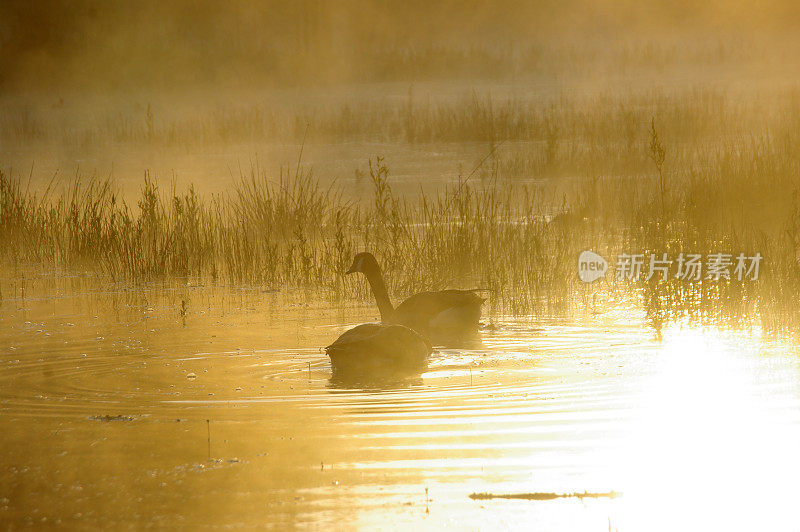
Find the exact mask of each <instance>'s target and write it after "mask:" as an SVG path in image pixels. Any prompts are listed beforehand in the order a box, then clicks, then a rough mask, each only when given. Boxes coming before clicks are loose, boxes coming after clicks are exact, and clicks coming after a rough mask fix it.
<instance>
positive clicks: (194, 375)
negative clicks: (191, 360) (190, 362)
mask: <svg viewBox="0 0 800 532" xmlns="http://www.w3.org/2000/svg"><path fill="white" fill-rule="evenodd" d="M186 378H187V379H196V378H197V373H194V372H193V373H187V374H186Z"/></svg>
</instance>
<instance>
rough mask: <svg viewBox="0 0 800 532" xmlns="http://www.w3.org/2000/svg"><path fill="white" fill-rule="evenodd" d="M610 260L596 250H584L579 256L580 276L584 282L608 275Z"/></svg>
mask: <svg viewBox="0 0 800 532" xmlns="http://www.w3.org/2000/svg"><path fill="white" fill-rule="evenodd" d="M607 271H608V262H606V259H604V258H603V257H601V256H600V255H598V254H597V253H595V252H594V251H589V250H588V249H587V250H586V251H582V252H581V254H580V256H578V277H580V279H581V281H583V282H584V283H591V282H593V281H596V280H598V279H601V278H603V277H605V276H606V272H607Z"/></svg>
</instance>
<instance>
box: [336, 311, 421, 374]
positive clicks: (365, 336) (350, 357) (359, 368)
mask: <svg viewBox="0 0 800 532" xmlns="http://www.w3.org/2000/svg"><path fill="white" fill-rule="evenodd" d="M431 351H432V348H431V344H430V343H428V341H427V340H425V339H424V338H423V337H422V336H420V335H419V333H417V332H415V331H413V330H411V329H409V328H408V327H404V326H402V325H384V324H381V323H364V324H362V325H358V326H356V327H353V328H352V329H350V330H348V331H346V332H344V333H343V334H342V335H341V336H340V337H339V338H337V339H336V341H335V342H333V343H332V344H331V345H329V346H328V347H326V348H325V353H327V355H328V356H329V357H330V359H331V366H332V367H333V370H334V372H339V373H354V372H356V373H368V374H369V373H377V372H387V373H421V372H422V371H425V369H426V368H427V364H428V355H430V354H431Z"/></svg>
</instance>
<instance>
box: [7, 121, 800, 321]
mask: <svg viewBox="0 0 800 532" xmlns="http://www.w3.org/2000/svg"><path fill="white" fill-rule="evenodd" d="M642 144H643V145H644V146H645V148H644V149H647V150H649V151H650V153H649V157H650V159H651V163H650V164H651V170H650V172H649V175H646V176H640V177H638V178H629V177H597V176H591V177H587V178H585V179H583V180H579V181H576V182H574V183H573V184H572V185H571V186H572V188H571V189H570V190H568V191H567V192H565V193H564V194H563V197H562V198H561V199H560V201H558V200H555V199H553V196H554V195H552V194H548V193H547V192H546V191H545V190H544V187H543V186H535V185H531V184H525V183H516V182H515V181H514V180H509V179H503V178H501V177H500V176H499V175H498V170H497V169H498V168H500V166H501V163H500V161H499V156H497V155H496V154H492V157H491V158H490V160H488V161H485V163H486V164H484V166H483V168H482V169H481V175H480V176H479V177H478V176H465V177H462V178H460V179H459V180H458V181H457V182H455V183H453V184H451V185H449V186H448V187H446V188H445V189H444V190H441V191H439V192H436V193H425V192H420V193H419V194H418V195H417V196H413V195H407V196H403V197H399V196H397V195H395V194H394V193H393V192H392V187H391V176H390V170H389V168H388V167H387V166H386V165H385V163H384V161H383V159H381V158H377V159H375V160H371V161H370V165H369V178H370V180H371V183H372V196H371V197H367V198H361V199H360V200H346V199H344V198H343V194H342V189H341V187H339V186H337V185H336V184H333V185H330V186H328V187H325V186H323V185H322V184H321V183H320V182H319V181H318V180H317V179H315V178H314V176H313V174H312V172H311V171H310V170H303V169H302V168H301V166H300V165H299V164H298V166H297V169H296V170H294V171H290V170H286V171H282V172H281V174H280V175H279V176H277V177H276V178H272V177H271V176H268V175H267V174H266V173H265V172H263V171H261V170H260V169H259V168H258V167H255V166H254V167H251V169H250V172H249V173H247V174H242V175H240V177H239V179H238V182H237V184H236V185H235V187H233V189H232V190H230V191H229V192H228V193H226V194H223V195H213V196H210V197H206V196H204V195H202V194H200V193H199V192H198V191H196V190H195V189H194V187H193V186H192V185H189V186H188V187H186V189H185V190H184V191H179V190H177V188H176V186H175V185H173V186H172V188H171V189H170V190H168V191H166V190H163V189H162V188H160V185H159V184H158V183H156V182H154V181H153V180H152V179H150V177H149V176H148V175H145V179H144V183H143V185H142V188H141V192H140V195H139V197H138V200H137V201H136V202H135V203H128V202H126V201H124V200H121V199H120V197H119V196H118V195H117V193H116V191H115V186H114V183H113V181H112V179H111V178H107V179H100V180H97V179H86V180H84V179H76V180H75V181H74V182H73V183H72V184H70V185H68V186H67V188H65V189H59V188H58V187H56V186H50V187H47V188H46V189H45V190H38V191H34V190H31V189H30V188H29V187H26V186H24V185H23V182H22V181H21V180H20V179H19V178H18V177H15V176H11V175H8V174H6V173H4V172H0V209H1V210H0V249H1V250H2V251H0V261H2V264H3V267H4V268H5V269H7V271H8V270H9V269H10V270H11V271H12V272H13V271H19V270H20V269H21V268H24V267H30V266H31V265H36V266H38V267H41V268H44V269H47V268H50V269H53V268H61V269H66V270H73V271H85V272H93V273H98V274H100V275H102V276H103V277H104V278H107V279H109V280H111V281H124V282H133V283H138V282H146V281H153V280H159V279H165V278H186V277H195V278H202V279H207V280H208V281H210V282H212V283H216V282H222V283H231V284H252V285H261V286H264V287H267V288H276V287H301V288H315V287H316V288H324V289H328V290H332V291H333V292H334V293H335V295H336V296H337V297H342V298H361V299H364V298H368V297H369V294H368V293H367V289H366V287H364V286H361V285H359V284H358V283H353V282H351V281H347V280H346V279H345V277H344V275H343V272H344V271H345V270H346V268H347V266H348V264H349V261H350V260H351V259H352V256H353V255H354V254H355V253H357V252H359V251H362V250H365V249H366V250H370V251H373V252H374V253H375V254H376V256H377V257H378V260H379V262H380V263H381V265H382V267H383V268H384V271H385V272H386V274H387V277H388V278H389V279H391V280H392V282H391V284H392V286H391V287H390V290H391V292H392V293H393V294H397V295H401V294H404V293H411V292H413V291H419V290H420V289H440V288H445V287H462V288H483V289H487V290H488V291H489V293H490V294H491V297H490V301H491V303H490V308H489V309H488V310H489V312H490V313H492V312H502V313H508V314H514V315H525V314H539V313H562V312H567V311H569V310H570V309H575V308H576V307H583V308H591V309H593V310H594V309H603V308H609V306H618V305H620V304H621V303H622V302H623V301H627V302H633V304H635V305H637V306H639V307H640V308H643V309H644V310H645V312H646V316H647V319H648V321H649V322H650V323H651V324H652V325H653V327H654V328H655V330H656V331H657V332H658V331H660V330H661V328H662V327H663V326H664V325H665V324H667V323H669V322H671V321H679V320H689V321H695V322H697V321H699V322H702V323H712V324H718V323H719V324H725V325H728V326H733V327H752V326H757V327H761V328H762V329H763V330H764V331H765V332H767V333H771V334H778V335H794V334H795V333H796V332H797V331H798V330H800V317H799V316H798V313H797V312H796V311H794V310H792V309H794V308H795V307H796V304H795V299H796V294H797V293H800V291H799V289H800V274H799V273H798V267H797V266H798V249H800V204H798V197H797V182H798V175H800V174H798V170H800V168H799V166H800V159H799V158H798V157H797V155H798V153H797V148H796V144H795V143H791V142H785V141H784V140H783V139H774V138H770V137H768V136H766V137H764V138H762V139H761V140H759V141H755V140H752V141H751V142H740V143H737V144H736V145H733V146H730V147H728V146H724V145H723V146H716V147H714V148H712V149H711V150H710V152H708V153H704V156H705V158H706V159H709V160H712V161H713V164H703V165H699V166H696V167H689V168H687V169H685V170H681V169H679V168H675V167H674V164H672V165H670V164H666V165H665V156H664V153H669V152H670V147H669V146H668V145H667V146H665V145H664V141H663V140H662V139H661V137H660V136H659V132H658V130H657V125H656V122H655V121H653V122H652V124H651V130H650V134H649V138H647V139H642ZM673 153H674V152H673ZM667 160H668V163H670V162H672V161H669V159H667ZM673 160H674V159H673ZM585 249H591V250H593V251H595V252H597V253H599V254H600V255H602V256H604V257H606V258H607V259H608V260H609V262H610V263H611V267H612V269H611V271H609V273H608V274H607V276H606V280H605V281H598V282H596V283H594V284H592V285H585V284H583V283H581V282H580V281H579V280H578V278H577V262H576V261H577V257H578V255H579V253H580V252H581V251H583V250H585ZM681 252H683V253H698V254H703V255H706V254H711V253H731V254H733V255H734V256H735V255H736V254H738V253H740V252H743V253H746V254H747V255H755V254H756V253H760V254H761V255H762V256H763V257H764V261H763V263H762V264H761V270H760V276H759V279H758V280H751V279H743V280H738V279H736V278H735V277H733V278H731V279H722V280H709V279H705V278H703V279H701V280H699V281H695V282H689V281H686V280H680V279H674V278H672V277H670V278H669V279H668V280H666V281H663V280H660V277H659V276H655V277H653V278H652V279H651V280H650V281H647V280H645V276H642V278H641V279H640V280H639V281H636V282H633V281H630V282H628V281H619V280H616V279H615V278H614V275H613V257H615V256H616V255H618V254H624V253H643V254H645V255H646V256H649V253H656V254H659V255H660V254H661V253H668V254H669V255H670V256H677V255H678V254H679V253H681Z"/></svg>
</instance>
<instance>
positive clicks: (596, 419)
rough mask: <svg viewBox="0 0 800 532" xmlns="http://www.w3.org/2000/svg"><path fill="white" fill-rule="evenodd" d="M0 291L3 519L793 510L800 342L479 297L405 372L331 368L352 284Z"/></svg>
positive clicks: (363, 315)
mask: <svg viewBox="0 0 800 532" xmlns="http://www.w3.org/2000/svg"><path fill="white" fill-rule="evenodd" d="M2 295H3V299H2V303H1V304H2V306H1V307H0V352H2V359H0V433H2V435H3V436H2V439H1V440H0V522H2V523H4V524H5V525H6V526H10V527H12V528H14V527H16V526H18V525H25V524H29V525H35V526H52V525H54V524H57V525H62V526H68V527H71V528H75V527H79V528H113V529H118V528H133V529H141V528H145V527H164V528H174V527H178V526H183V527H190V528H192V529H195V528H224V527H225V528H227V527H242V528H256V527H259V528H261V527H274V528H279V529H282V528H288V527H298V528H315V529H316V528H321V529H352V528H365V529H394V528H401V527H414V528H417V529H439V528H442V527H450V528H455V529H466V530H472V529H507V528H526V529H534V530H551V531H553V530H555V531H559V530H609V528H610V529H612V530H617V529H618V530H676V529H681V530H686V529H690V530H691V529H696V530H708V529H717V530H723V529H724V530H753V529H762V530H763V529H769V530H792V529H793V528H792V527H793V526H794V522H795V521H794V515H793V507H794V503H795V501H796V500H797V496H798V495H799V494H800V493H798V492H800V488H798V487H797V483H796V478H797V475H798V473H800V471H799V470H800V465H798V460H797V458H796V449H797V448H798V443H800V416H798V404H800V389H799V387H798V383H800V364H798V358H797V356H796V349H795V347H794V346H793V345H790V344H781V343H775V342H767V341H764V340H759V339H758V338H757V334H754V333H751V334H743V333H734V332H720V331H715V330H713V329H706V330H699V329H695V328H692V327H688V326H684V327H677V326H676V327H673V328H671V329H669V330H667V331H665V334H664V340H663V341H661V342H658V341H656V340H654V335H653V334H652V331H650V330H648V329H647V328H646V327H643V326H640V325H639V324H638V321H639V320H638V318H637V316H636V315H630V314H625V313H622V312H619V311H611V310H610V309H609V311H608V312H606V313H604V314H600V315H593V316H585V317H578V318H571V319H558V320H555V319H544V318H539V319H528V320H521V319H515V318H510V317H502V316H501V317H493V319H492V323H491V326H489V327H486V328H485V329H484V330H483V331H482V344H481V345H479V346H476V347H474V348H470V349H439V350H438V351H437V352H436V353H435V354H434V355H433V356H432V357H431V361H430V367H429V370H428V371H427V372H426V373H424V374H422V375H421V376H420V377H419V378H412V379H409V380H405V381H400V382H393V383H386V382H379V383H369V382H367V383H365V384H364V385H362V386H359V387H351V386H348V383H341V382H336V381H333V380H332V379H331V370H330V365H329V363H328V359H327V357H326V355H325V354H324V351H323V350H322V349H321V348H322V347H324V346H325V345H327V344H328V343H330V342H331V341H333V340H334V339H335V338H336V337H337V335H338V334H340V333H341V332H342V331H344V330H346V329H347V328H348V327H350V326H352V325H354V324H358V323H362V322H365V321H371V320H374V319H375V317H376V316H377V312H376V311H375V310H374V309H373V308H372V306H371V305H369V304H366V303H365V304H363V305H343V304H342V303H337V302H335V299H334V298H332V297H331V296H330V295H328V294H325V293H304V292H291V291H286V292H269V291H263V290H261V289H256V288H253V289H231V288H213V287H209V286H202V285H199V284H196V285H193V284H183V285H165V286H153V287H150V288H146V289H137V290H133V289H130V288H126V287H121V286H108V285H106V284H102V283H100V282H97V281H94V280H91V279H82V278H58V277H52V276H45V277H44V278H41V279H30V278H29V279H28V280H26V281H25V282H24V283H23V282H22V281H20V280H19V279H15V280H13V281H12V280H9V279H6V280H5V281H4V283H3V291H2ZM485 321H487V322H488V320H485ZM611 490H615V491H618V492H622V494H623V495H622V496H621V497H618V498H614V499H608V498H598V499H578V498H561V499H555V500H544V501H529V500H505V499H492V500H473V499H471V498H469V495H470V494H472V493H479V492H490V493H494V494H512V493H532V492H556V493H574V492H584V491H589V492H608V491H611Z"/></svg>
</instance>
